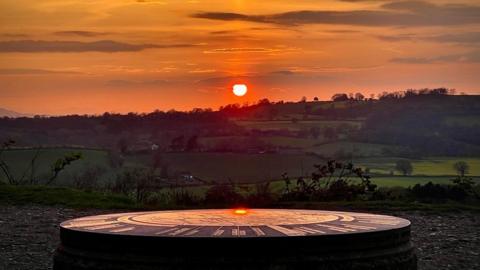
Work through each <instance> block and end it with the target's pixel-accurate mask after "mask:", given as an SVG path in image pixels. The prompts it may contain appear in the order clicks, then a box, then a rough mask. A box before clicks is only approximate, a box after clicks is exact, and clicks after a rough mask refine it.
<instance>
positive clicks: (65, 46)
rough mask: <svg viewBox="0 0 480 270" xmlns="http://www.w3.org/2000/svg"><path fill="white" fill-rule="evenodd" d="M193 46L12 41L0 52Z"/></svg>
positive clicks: (183, 45) (178, 45)
mask: <svg viewBox="0 0 480 270" xmlns="http://www.w3.org/2000/svg"><path fill="white" fill-rule="evenodd" d="M192 46H196V45H193V44H164V45H158V44H129V43H123V42H117V41H113V40H100V41H93V42H81V41H45V40H12V41H0V52H3V53H8V52H24V53H41V52H64V53H71V52H109V53H113V52H135V51H142V50H145V49H158V48H181V47H192Z"/></svg>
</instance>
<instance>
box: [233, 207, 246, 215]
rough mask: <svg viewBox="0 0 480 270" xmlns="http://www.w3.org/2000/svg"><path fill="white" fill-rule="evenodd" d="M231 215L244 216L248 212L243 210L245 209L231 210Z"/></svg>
mask: <svg viewBox="0 0 480 270" xmlns="http://www.w3.org/2000/svg"><path fill="white" fill-rule="evenodd" d="M233 213H234V214H235V215H246V214H248V210H247V209H245V208H238V209H235V210H233Z"/></svg>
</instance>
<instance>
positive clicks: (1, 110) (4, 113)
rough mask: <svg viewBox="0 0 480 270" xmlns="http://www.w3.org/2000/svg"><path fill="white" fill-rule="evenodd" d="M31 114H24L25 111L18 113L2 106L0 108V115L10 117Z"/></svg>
mask: <svg viewBox="0 0 480 270" xmlns="http://www.w3.org/2000/svg"><path fill="white" fill-rule="evenodd" d="M29 116H31V115H29V114H26V113H19V112H15V111H11V110H7V109H4V108H0V117H12V118H17V117H29Z"/></svg>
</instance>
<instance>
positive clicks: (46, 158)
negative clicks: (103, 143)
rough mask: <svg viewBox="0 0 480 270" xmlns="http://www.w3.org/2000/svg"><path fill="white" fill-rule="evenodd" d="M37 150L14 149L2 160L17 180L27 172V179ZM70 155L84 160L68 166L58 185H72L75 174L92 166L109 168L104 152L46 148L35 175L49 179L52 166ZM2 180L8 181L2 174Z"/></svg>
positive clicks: (6, 153) (41, 153) (42, 151)
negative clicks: (77, 154) (74, 154)
mask: <svg viewBox="0 0 480 270" xmlns="http://www.w3.org/2000/svg"><path fill="white" fill-rule="evenodd" d="M36 152H37V150H35V149H13V150H7V151H5V152H3V154H2V159H3V160H4V161H5V162H6V163H7V165H8V166H9V167H10V170H11V172H12V173H13V175H15V177H16V178H21V177H22V175H23V174H24V172H25V171H27V175H26V177H28V176H29V175H30V172H29V170H30V168H31V165H30V162H31V160H32V158H33V157H34V156H35V154H36ZM69 153H81V154H82V159H80V160H78V161H75V162H74V163H72V164H71V165H70V166H68V167H67V168H66V169H65V171H63V172H61V173H60V175H59V176H58V179H57V181H58V183H61V184H70V183H71V182H72V177H73V176H74V175H75V174H79V173H82V172H83V171H84V170H85V169H86V168H88V167H91V166H103V167H105V168H107V167H108V154H107V152H106V151H103V150H87V149H82V148H45V149H40V150H39V152H38V158H37V161H36V162H35V167H34V168H35V174H36V175H37V177H39V178H41V179H47V178H48V177H49V176H50V175H51V166H52V165H53V164H54V163H55V161H56V160H57V159H59V158H62V157H64V156H65V155H67V154H69ZM0 180H3V181H6V178H5V176H4V175H3V174H0Z"/></svg>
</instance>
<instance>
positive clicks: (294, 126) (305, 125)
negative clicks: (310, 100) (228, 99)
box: [236, 120, 362, 130]
mask: <svg viewBox="0 0 480 270" xmlns="http://www.w3.org/2000/svg"><path fill="white" fill-rule="evenodd" d="M236 123H237V124H238V125H240V126H243V127H245V128H249V129H259V130H281V129H288V130H302V129H310V128H312V127H317V128H326V127H337V126H340V125H349V126H354V127H355V128H360V127H361V125H362V121H354V120H338V121H332V120H299V121H298V122H296V123H294V122H292V121H291V120H274V121H265V120H261V121H236Z"/></svg>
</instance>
